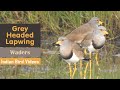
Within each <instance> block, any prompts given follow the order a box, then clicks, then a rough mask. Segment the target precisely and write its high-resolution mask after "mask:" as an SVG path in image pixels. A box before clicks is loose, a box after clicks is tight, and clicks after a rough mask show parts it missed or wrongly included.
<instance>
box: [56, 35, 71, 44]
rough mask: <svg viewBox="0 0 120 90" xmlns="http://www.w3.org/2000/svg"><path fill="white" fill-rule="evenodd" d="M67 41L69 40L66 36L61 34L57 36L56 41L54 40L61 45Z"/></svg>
mask: <svg viewBox="0 0 120 90" xmlns="http://www.w3.org/2000/svg"><path fill="white" fill-rule="evenodd" d="M67 42H69V40H68V39H67V38H66V37H63V36H62V37H59V38H58V41H57V42H56V44H58V45H63V44H64V43H67Z"/></svg>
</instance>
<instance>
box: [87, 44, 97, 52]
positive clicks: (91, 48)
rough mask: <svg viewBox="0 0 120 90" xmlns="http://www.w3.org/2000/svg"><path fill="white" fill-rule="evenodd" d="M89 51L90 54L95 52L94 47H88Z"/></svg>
mask: <svg viewBox="0 0 120 90" xmlns="http://www.w3.org/2000/svg"><path fill="white" fill-rule="evenodd" d="M88 51H89V52H91V53H92V52H95V48H94V47H93V45H92V44H91V45H90V46H88Z"/></svg>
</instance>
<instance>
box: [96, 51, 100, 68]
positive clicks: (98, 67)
mask: <svg viewBox="0 0 120 90" xmlns="http://www.w3.org/2000/svg"><path fill="white" fill-rule="evenodd" d="M95 59H96V64H97V66H98V70H100V67H99V63H98V52H96V55H95Z"/></svg>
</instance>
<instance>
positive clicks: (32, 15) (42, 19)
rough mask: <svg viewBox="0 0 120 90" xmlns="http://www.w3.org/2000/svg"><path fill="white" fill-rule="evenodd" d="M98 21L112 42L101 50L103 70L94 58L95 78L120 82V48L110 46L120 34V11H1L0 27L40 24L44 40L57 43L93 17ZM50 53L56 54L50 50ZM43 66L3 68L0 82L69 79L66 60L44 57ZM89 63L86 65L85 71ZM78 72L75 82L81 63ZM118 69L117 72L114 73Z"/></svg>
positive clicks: (52, 48)
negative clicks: (116, 57)
mask: <svg viewBox="0 0 120 90" xmlns="http://www.w3.org/2000/svg"><path fill="white" fill-rule="evenodd" d="M94 16H96V17H99V18H100V19H101V21H103V22H104V25H105V27H106V28H107V30H108V32H109V37H108V38H109V39H108V41H107V42H106V45H105V47H104V48H103V49H102V50H100V52H104V56H101V57H100V68H101V71H98V67H97V66H96V64H95V60H94V57H93V58H92V59H93V64H92V78H97V76H98V75H99V78H102V79H108V78H111V79H114V78H115V79H117V78H120V75H119V74H120V65H119V63H120V62H119V59H120V58H118V59H117V60H116V61H117V63H115V67H113V59H114V58H113V57H112V55H113V53H115V52H116V50H118V49H120V47H117V46H115V45H114V44H112V43H111V40H114V39H115V38H117V37H119V33H120V11H0V24H11V23H12V24H15V23H19V24H22V23H23V24H25V23H28V24H34V23H40V24H41V31H42V39H43V40H48V41H50V40H53V41H56V40H57V38H58V37H59V36H61V35H63V36H64V35H66V34H68V33H69V32H71V31H72V30H74V29H75V28H77V27H79V26H80V25H82V24H84V23H86V22H87V21H89V20H90V19H91V18H92V17H94ZM48 32H52V33H53V36H49V38H48ZM43 47H44V49H49V48H47V47H46V45H43V44H42V45H41V48H43ZM51 50H56V48H55V47H52V46H51ZM41 58H42V64H41V65H39V66H26V67H27V68H29V69H28V70H27V71H25V70H24V69H23V68H24V67H25V66H18V67H14V66H0V68H1V69H0V78H11V79H14V78H17V79H25V78H27V79H36V78H38V79H55V78H61V79H69V69H68V66H67V63H66V62H65V61H63V60H59V56H58V55H57V54H55V55H47V56H46V55H43V56H42V57H41ZM85 65H86V63H84V64H83V71H84V68H85ZM77 67H78V68H77V72H76V74H75V77H74V78H75V79H80V75H79V73H80V69H79V63H77ZM114 68H115V70H114ZM86 78H89V68H88V71H87V77H86Z"/></svg>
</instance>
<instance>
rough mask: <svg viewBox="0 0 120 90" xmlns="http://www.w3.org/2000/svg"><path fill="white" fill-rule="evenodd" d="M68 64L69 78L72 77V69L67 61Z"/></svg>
mask: <svg viewBox="0 0 120 90" xmlns="http://www.w3.org/2000/svg"><path fill="white" fill-rule="evenodd" d="M68 66H69V72H70V79H72V69H71V64H70V63H68Z"/></svg>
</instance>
